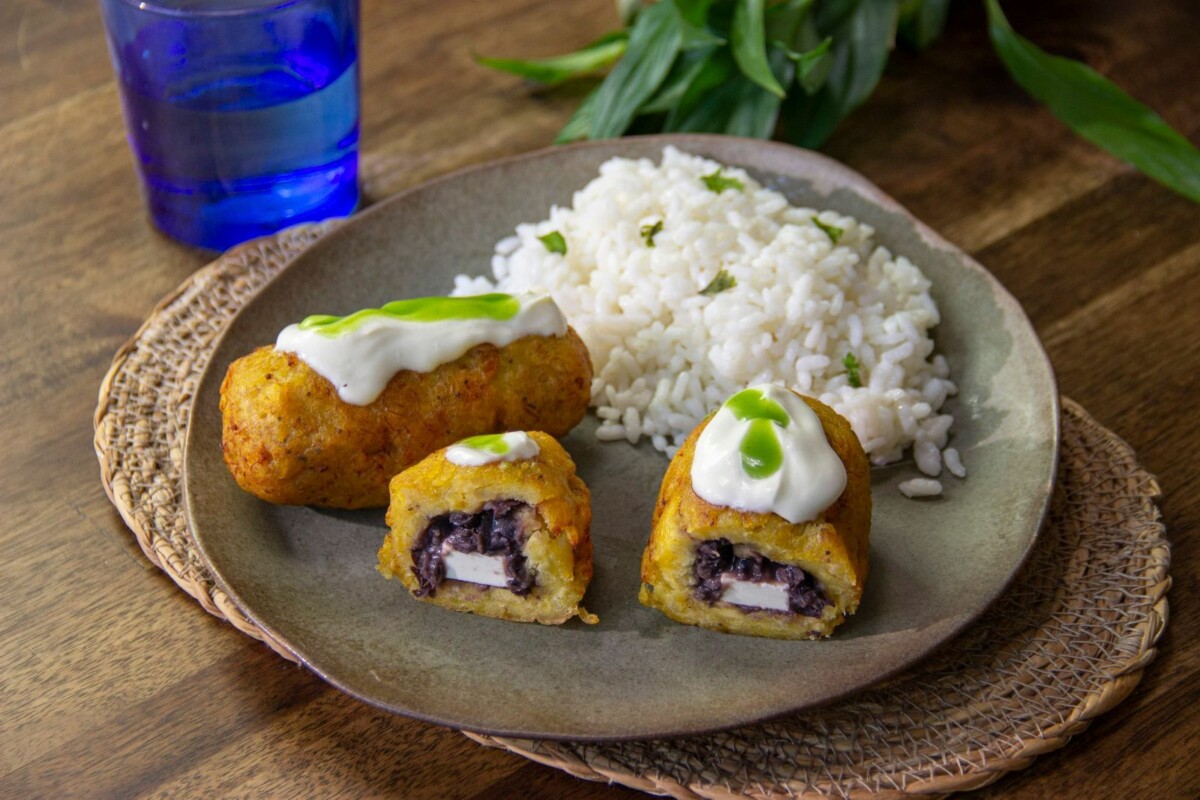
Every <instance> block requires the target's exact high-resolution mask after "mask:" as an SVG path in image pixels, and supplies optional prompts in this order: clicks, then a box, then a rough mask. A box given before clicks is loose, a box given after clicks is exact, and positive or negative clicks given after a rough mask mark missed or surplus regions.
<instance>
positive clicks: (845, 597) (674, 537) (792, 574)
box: [638, 396, 871, 639]
mask: <svg viewBox="0 0 1200 800" xmlns="http://www.w3.org/2000/svg"><path fill="white" fill-rule="evenodd" d="M801 399H803V400H804V402H805V403H806V404H807V405H808V407H809V408H811V409H812V410H813V411H814V412H815V413H816V414H817V417H818V418H819V419H820V421H821V426H822V428H823V429H824V431H825V436H826V439H827V440H828V442H829V444H830V446H831V447H832V448H833V451H834V452H835V453H836V454H837V456H838V458H839V459H840V460H841V461H842V463H843V465H844V466H845V468H846V488H845V489H844V490H843V491H842V494H841V495H840V496H839V497H838V499H837V500H836V501H834V503H833V505H831V506H830V507H829V508H827V509H826V510H825V511H824V512H823V513H821V514H819V515H818V516H817V517H816V518H815V519H813V520H811V521H804V522H799V523H795V524H793V523H791V522H788V521H787V520H786V519H784V518H783V517H780V516H779V515H777V514H774V513H757V512H752V511H744V510H740V509H737V508H730V507H727V506H717V505H713V504H711V503H709V502H707V501H705V500H703V499H702V498H700V497H699V496H697V494H696V493H695V491H694V490H693V488H692V475H691V472H692V462H693V458H694V456H695V450H696V442H697V441H698V440H699V438H700V434H701V433H702V432H703V430H704V429H705V427H706V426H707V425H708V424H709V422H710V421H711V420H712V418H713V415H709V417H708V418H707V419H705V420H704V421H703V422H701V423H700V425H698V426H697V427H696V429H695V430H694V431H692V433H691V434H690V435H689V436H688V438H687V440H686V441H685V442H684V444H683V447H681V448H680V449H679V452H678V453H676V454H675V457H674V458H673V459H672V460H671V463H670V465H669V466H668V467H667V473H666V475H665V476H664V478H663V482H662V487H661V489H660V490H659V495H658V502H657V504H656V505H655V509H654V520H653V528H652V532H651V535H650V541H649V543H648V545H647V546H646V549H645V551H644V553H643V555H642V586H641V590H640V592H639V596H638V599H639V600H640V601H641V603H642V604H643V605H645V606H649V607H652V608H657V609H659V610H660V611H662V612H663V613H664V614H666V615H667V616H668V617H670V618H671V619H673V620H675V621H677V622H683V623H686V624H689V625H699V626H702V627H705V628H711V629H713V630H718V631H723V632H726V633H741V634H749V635H752V636H766V637H771V638H776V639H807V638H816V637H819V636H828V635H829V634H830V633H831V632H832V631H833V629H834V628H835V627H836V626H837V625H839V624H841V622H842V621H843V619H844V617H845V616H846V615H849V614H852V613H854V611H855V610H856V609H857V608H858V604H859V600H860V599H861V597H862V591H863V583H864V582H865V580H866V577H867V539H868V534H869V531H870V526H871V478H870V465H869V463H868V462H867V457H866V454H865V453H864V452H863V449H862V445H861V444H860V443H859V441H858V437H857V436H856V435H855V434H854V431H853V429H852V428H851V427H850V423H849V422H847V421H846V420H845V419H844V418H843V417H841V416H840V415H839V414H838V413H837V412H836V411H834V410H833V409H832V408H830V407H829V406H827V405H825V404H824V403H821V402H820V401H817V400H814V399H813V398H810V397H803V396H801ZM792 568H795V569H792ZM797 569H798V570H800V571H802V573H798V572H797V571H796V570H797ZM722 573H724V574H726V575H729V576H734V575H736V576H737V577H738V578H739V579H743V580H744V579H747V576H749V578H748V579H749V580H751V581H756V580H757V581H764V580H774V581H777V582H779V581H782V580H783V578H789V579H791V580H792V583H791V585H790V586H789V589H788V591H789V593H790V594H789V597H791V598H792V602H793V604H796V603H799V604H800V605H793V609H794V610H793V611H791V612H783V611H776V610H768V609H754V608H747V607H745V606H741V605H734V604H732V603H729V602H724V601H723V600H722V599H721V595H720V594H719V588H718V587H720V586H721V583H720V578H721V575H722ZM797 608H798V609H799V610H798V611H797V610H795V609H797Z"/></svg>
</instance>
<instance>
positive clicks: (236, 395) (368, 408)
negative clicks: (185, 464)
mask: <svg viewBox="0 0 1200 800" xmlns="http://www.w3.org/2000/svg"><path fill="white" fill-rule="evenodd" d="M591 378H592V367H591V361H590V359H589V357H588V352H587V348H586V347H585V346H584V344H583V342H582V341H581V340H580V338H579V336H578V335H576V333H575V331H574V330H572V329H571V328H570V327H568V325H567V322H566V319H565V318H564V317H563V315H562V313H561V312H560V311H559V309H558V307H557V306H556V305H555V303H554V301H553V300H551V299H550V298H548V297H546V296H544V295H543V296H537V295H529V294H526V295H521V296H513V295H507V294H488V295H482V296H478V297H461V298H445V297H432V298H417V299H411V300H401V301H398V302H395V303H388V304H387V305H385V306H383V307H382V308H378V309H365V310H363V311H359V312H356V313H354V314H350V315H349V316H345V317H332V316H312V317H308V318H307V319H305V320H304V321H303V322H301V323H299V324H296V325H289V326H288V327H287V328H285V329H284V330H283V331H282V332H281V333H280V334H279V337H278V339H277V341H276V343H275V346H274V347H261V348H259V349H258V350H255V351H254V352H253V353H251V354H249V355H247V356H245V357H243V358H240V359H238V360H237V361H235V362H234V363H233V364H231V365H230V367H229V371H228V372H227V373H226V375H225V380H224V382H223V383H222V385H221V414H222V438H221V447H222V451H223V454H224V459H225V464H226V465H227V466H228V467H229V471H230V472H231V473H232V474H233V477H234V479H235V480H236V481H237V483H238V485H239V486H241V487H242V488H243V489H245V490H246V491H247V492H250V493H251V494H253V495H255V496H257V497H259V498H261V499H263V500H266V501H268V502H272V503H286V504H294V505H316V506H325V507H330V508H366V507H376V506H384V505H387V502H388V482H389V481H390V480H391V479H392V476H394V475H395V474H396V473H398V472H400V471H401V470H403V469H404V468H405V467H408V466H410V465H412V464H415V463H416V462H417V461H419V460H421V459H422V458H424V457H425V456H426V455H428V454H429V453H431V452H433V451H434V450H437V449H438V448H439V447H444V446H446V445H448V444H450V443H452V442H455V441H458V440H459V439H462V438H463V437H466V436H472V435H476V434H485V433H495V432H500V431H508V430H524V429H537V430H543V431H546V432H547V433H549V434H551V435H553V436H561V435H563V434H565V433H566V432H567V431H569V430H570V429H571V428H573V427H574V426H575V425H576V424H577V423H578V422H579V421H580V420H581V419H582V418H583V416H584V414H585V413H586V412H587V404H588V396H589V391H588V389H589V385H590V382H591Z"/></svg>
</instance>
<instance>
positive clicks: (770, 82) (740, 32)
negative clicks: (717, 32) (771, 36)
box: [730, 0, 785, 97]
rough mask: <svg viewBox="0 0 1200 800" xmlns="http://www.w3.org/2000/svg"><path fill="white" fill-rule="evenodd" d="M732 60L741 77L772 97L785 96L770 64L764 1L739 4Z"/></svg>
mask: <svg viewBox="0 0 1200 800" xmlns="http://www.w3.org/2000/svg"><path fill="white" fill-rule="evenodd" d="M730 38H731V39H732V40H733V59H734V61H736V62H737V65H738V68H739V69H741V71H742V74H743V75H745V76H746V77H747V78H749V79H750V80H752V81H754V82H755V83H757V84H758V85H759V86H761V87H763V88H764V89H766V90H767V91H768V92H770V93H771V94H773V95H776V96H778V97H783V96H784V95H785V92H784V91H783V87H782V86H780V85H779V81H778V80H776V79H775V75H774V73H772V72H771V65H770V63H769V62H768V61H767V41H766V28H765V26H764V22H763V0H738V3H737V6H736V8H735V9H734V12H733V30H732V32H731V33H730Z"/></svg>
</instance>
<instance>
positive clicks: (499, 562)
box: [442, 550, 508, 586]
mask: <svg viewBox="0 0 1200 800" xmlns="http://www.w3.org/2000/svg"><path fill="white" fill-rule="evenodd" d="M442 563H443V564H445V565H446V580H451V581H466V582H467V583H479V584H482V585H484V586H505V585H507V584H508V576H507V575H505V574H504V556H485V555H484V554H482V553H460V552H458V551H457V550H450V551H449V552H447V553H445V554H444V555H443V556H442Z"/></svg>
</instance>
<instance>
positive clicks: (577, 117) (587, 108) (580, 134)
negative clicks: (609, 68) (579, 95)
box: [554, 86, 600, 144]
mask: <svg viewBox="0 0 1200 800" xmlns="http://www.w3.org/2000/svg"><path fill="white" fill-rule="evenodd" d="M599 94H600V87H599V86H597V87H596V88H595V89H593V90H592V91H590V92H588V95H587V97H585V98H583V101H582V102H580V104H579V107H578V108H576V109H575V113H574V114H572V115H571V118H570V119H568V120H567V124H566V125H563V126H562V130H560V131H559V132H558V135H557V136H555V137H554V143H555V144H568V143H570V142H577V141H579V140H580V139H586V138H588V136H590V135H591V132H592V116H593V115H594V114H595V111H596V97H597V96H598V95H599Z"/></svg>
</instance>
